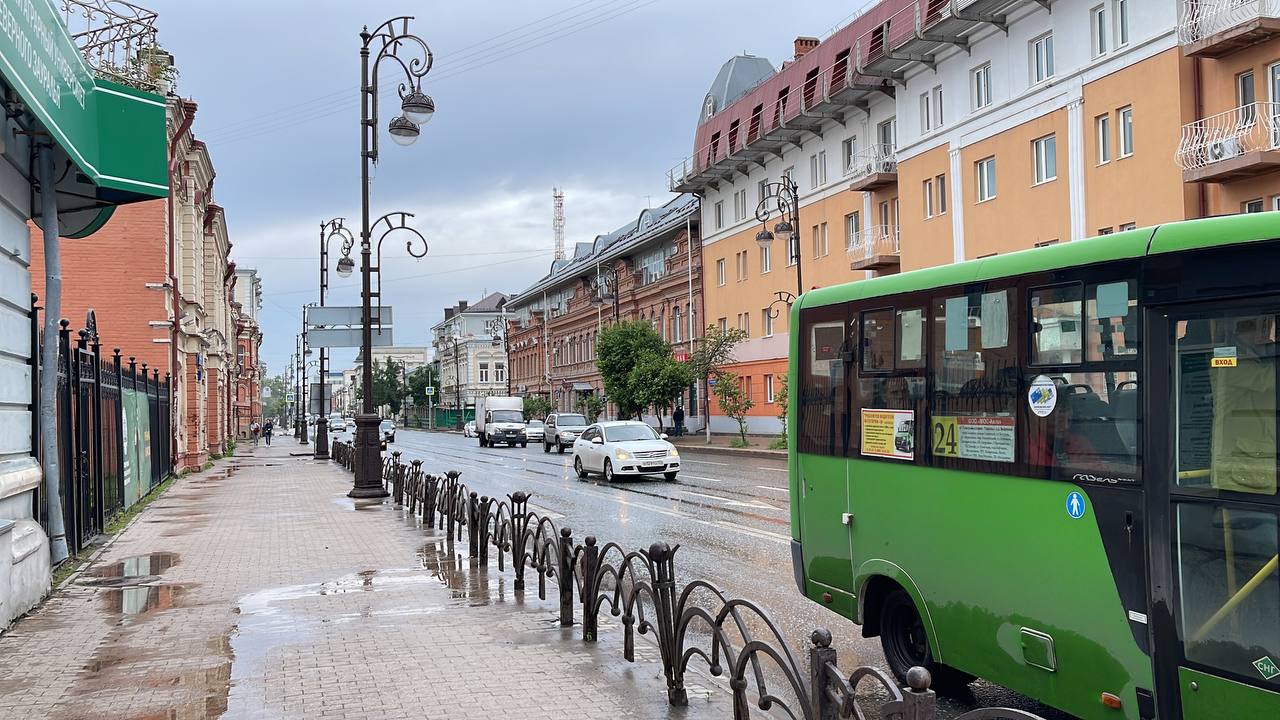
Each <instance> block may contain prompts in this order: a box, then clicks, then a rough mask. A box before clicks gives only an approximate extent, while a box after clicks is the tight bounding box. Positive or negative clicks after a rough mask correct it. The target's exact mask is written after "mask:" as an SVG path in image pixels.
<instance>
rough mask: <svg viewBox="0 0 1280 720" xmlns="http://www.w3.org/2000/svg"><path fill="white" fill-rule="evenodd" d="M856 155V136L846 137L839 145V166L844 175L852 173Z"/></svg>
mask: <svg viewBox="0 0 1280 720" xmlns="http://www.w3.org/2000/svg"><path fill="white" fill-rule="evenodd" d="M857 154H858V136H857V135H855V136H853V137H848V138H845V139H844V142H842V143H840V158H841V159H840V164H841V167H843V169H844V174H845V175H848V174H849V173H851V172H853V163H854V157H855V156H856V155H857Z"/></svg>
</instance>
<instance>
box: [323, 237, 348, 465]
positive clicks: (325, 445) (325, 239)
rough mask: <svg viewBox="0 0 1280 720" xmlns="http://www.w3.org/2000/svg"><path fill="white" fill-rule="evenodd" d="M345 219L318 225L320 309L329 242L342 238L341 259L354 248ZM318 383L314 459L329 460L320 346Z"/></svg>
mask: <svg viewBox="0 0 1280 720" xmlns="http://www.w3.org/2000/svg"><path fill="white" fill-rule="evenodd" d="M345 223H346V219H345V218H334V219H332V220H330V221H329V222H323V223H320V305H319V306H320V307H324V293H325V291H326V290H328V289H329V241H330V240H332V239H333V238H334V236H335V235H336V236H339V237H341V238H342V250H343V253H342V255H343V257H346V258H349V257H350V256H351V249H352V248H353V247H354V246H355V238H353V237H352V236H351V232H350V231H349V230H347V228H346V226H345ZM320 382H321V383H322V389H321V391H320V392H321V403H320V404H321V407H320V412H319V417H317V418H316V451H315V454H314V457H315V459H316V460H327V459H328V458H329V410H330V408H329V407H326V406H325V405H324V399H325V398H324V397H323V396H324V395H325V394H327V393H328V392H329V353H328V348H326V347H325V346H323V345H322V346H320Z"/></svg>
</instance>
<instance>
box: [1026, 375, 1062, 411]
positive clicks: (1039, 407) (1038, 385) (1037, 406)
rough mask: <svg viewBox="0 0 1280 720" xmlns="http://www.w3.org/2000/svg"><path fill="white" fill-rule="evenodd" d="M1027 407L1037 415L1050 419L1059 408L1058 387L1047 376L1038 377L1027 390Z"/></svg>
mask: <svg viewBox="0 0 1280 720" xmlns="http://www.w3.org/2000/svg"><path fill="white" fill-rule="evenodd" d="M1027 405H1028V406H1030V407H1031V412H1033V413H1035V414H1036V415H1038V416H1040V417H1048V416H1049V414H1050V413H1052V412H1053V409H1054V408H1055V407H1057V406H1058V386H1057V385H1054V384H1053V380H1052V379H1050V378H1049V377H1048V376H1047V375H1037V376H1036V379H1035V380H1032V381H1031V389H1029V390H1027Z"/></svg>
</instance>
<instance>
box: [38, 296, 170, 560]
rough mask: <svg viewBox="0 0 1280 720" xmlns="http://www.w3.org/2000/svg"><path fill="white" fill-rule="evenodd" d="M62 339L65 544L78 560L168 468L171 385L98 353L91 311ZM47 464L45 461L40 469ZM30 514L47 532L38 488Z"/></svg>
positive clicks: (66, 324) (130, 362)
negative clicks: (82, 324) (114, 518)
mask: <svg viewBox="0 0 1280 720" xmlns="http://www.w3.org/2000/svg"><path fill="white" fill-rule="evenodd" d="M30 317H31V338H32V348H33V356H32V360H31V365H32V373H31V374H32V380H31V387H32V401H31V408H32V414H31V417H32V439H33V443H32V448H33V450H32V452H33V453H34V454H35V455H37V456H39V455H40V453H41V443H40V439H39V438H40V427H39V415H40V406H39V403H40V393H39V385H40V380H39V378H40V374H41V373H42V372H45V371H46V369H45V368H42V367H40V353H39V351H38V348H39V347H40V326H41V324H40V312H39V308H38V307H37V306H36V303H35V297H34V296H32V308H31V314H30ZM60 325H61V331H60V332H59V345H58V347H59V355H58V367H57V373H58V392H57V399H56V403H57V408H56V411H55V412H56V417H57V433H58V455H59V468H60V479H61V495H62V512H63V518H64V519H65V523H66V532H67V545H68V549H69V550H70V552H71V553H72V554H76V553H78V552H79V551H80V550H81V549H82V548H84V547H85V545H87V544H88V543H90V542H92V540H93V539H94V537H95V536H97V535H98V534H99V533H101V532H102V531H103V529H104V528H105V527H106V524H107V521H108V520H110V519H111V518H112V517H113V516H114V515H116V514H117V513H119V512H121V511H123V510H125V509H127V508H128V507H129V506H130V505H132V504H133V503H134V502H137V500H138V499H140V498H141V497H143V496H145V495H146V494H147V493H149V492H150V491H151V489H152V488H154V487H155V486H156V485H159V484H160V483H161V482H162V481H163V480H164V479H165V477H167V476H168V475H169V473H170V472H171V471H172V469H173V462H172V457H171V455H172V443H171V438H172V426H171V419H170V413H171V396H172V395H171V393H172V391H171V382H170V378H169V375H168V373H165V376H164V378H163V379H162V378H161V377H160V371H159V370H150V371H148V369H147V365H146V363H143V364H142V365H141V366H139V364H138V363H137V362H136V360H135V359H134V358H132V357H130V358H127V359H122V358H121V355H120V348H115V349H114V350H113V352H112V354H111V355H110V356H109V357H104V356H103V354H102V345H101V343H100V342H99V338H98V330H97V322H96V320H95V318H94V313H93V311H92V310H90V311H89V312H88V314H87V317H86V318H85V327H84V328H82V329H80V330H78V331H77V332H76V333H75V339H74V340H73V339H72V332H71V329H70V326H71V323H70V321H68V320H65V319H64V320H62V321H61V323H60ZM43 464H44V463H43V462H42V465H43ZM34 502H35V508H34V514H35V516H36V517H37V518H38V519H39V521H40V524H41V525H43V526H44V528H45V530H46V531H47V530H48V521H49V507H48V496H47V493H46V492H45V491H44V486H43V485H41V486H40V488H39V490H38V491H37V493H36V496H35V501H34Z"/></svg>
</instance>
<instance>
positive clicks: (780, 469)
mask: <svg viewBox="0 0 1280 720" xmlns="http://www.w3.org/2000/svg"><path fill="white" fill-rule="evenodd" d="M756 469H757V470H768V471H770V472H780V473H784V472H787V469H786V468H767V467H757V468H756Z"/></svg>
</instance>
